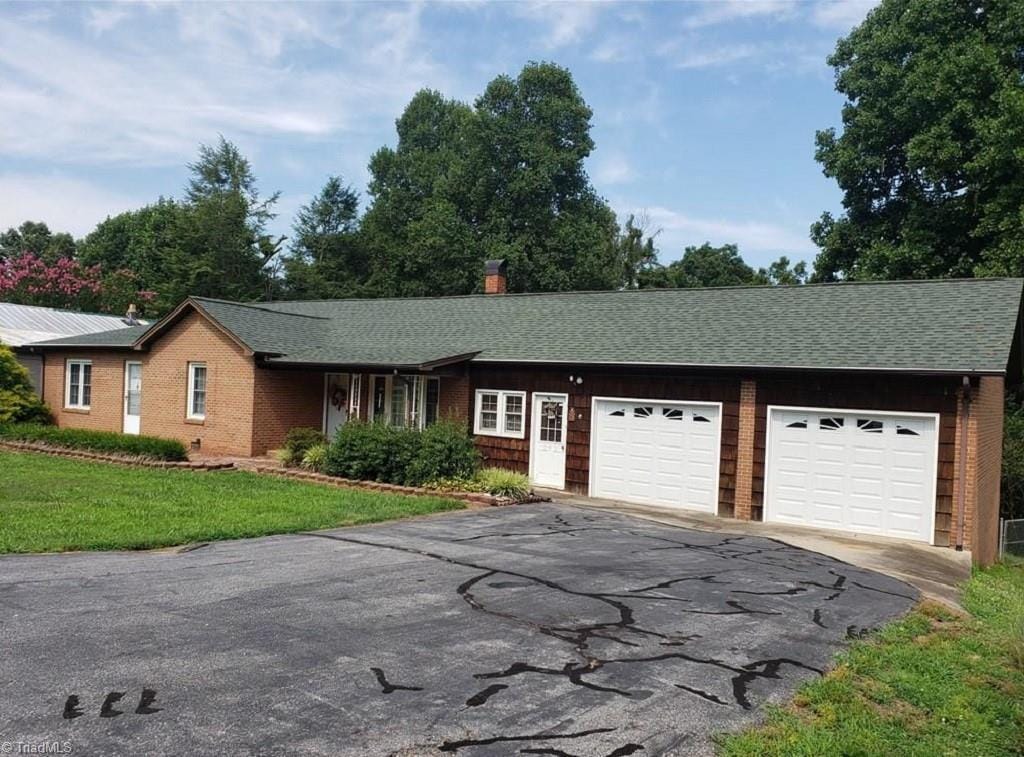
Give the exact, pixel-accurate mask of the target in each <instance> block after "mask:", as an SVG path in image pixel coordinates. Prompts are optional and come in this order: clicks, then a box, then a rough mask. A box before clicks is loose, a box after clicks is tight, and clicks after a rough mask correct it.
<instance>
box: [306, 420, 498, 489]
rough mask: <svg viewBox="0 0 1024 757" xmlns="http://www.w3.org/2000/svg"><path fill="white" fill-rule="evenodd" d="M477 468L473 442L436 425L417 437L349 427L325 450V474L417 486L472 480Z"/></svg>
mask: <svg viewBox="0 0 1024 757" xmlns="http://www.w3.org/2000/svg"><path fill="white" fill-rule="evenodd" d="M478 465H479V456H478V454H477V451H476V447H475V446H474V445H473V440H472V438H471V437H470V436H469V434H468V433H467V431H466V430H465V429H463V428H462V427H461V426H458V425H456V424H452V423H437V424H435V425H433V426H430V427H428V428H427V429H426V430H424V431H419V430H417V429H409V428H394V427H392V426H388V425H385V424H383V423H363V422H361V421H349V422H348V423H346V424H345V425H344V426H342V427H341V429H340V430H339V431H338V434H337V436H335V438H334V442H333V443H332V444H331V446H330V448H329V449H328V450H327V457H326V460H325V461H324V472H325V473H329V474H330V475H332V476H342V477H344V478H353V479H361V480H364V481H385V482H387V483H391V484H405V485H408V486H419V485H421V484H423V483H424V482H426V481H430V480H434V479H440V478H468V477H471V476H472V475H473V474H474V473H475V472H476V469H477V466H478Z"/></svg>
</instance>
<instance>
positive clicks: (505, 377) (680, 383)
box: [471, 366, 739, 515]
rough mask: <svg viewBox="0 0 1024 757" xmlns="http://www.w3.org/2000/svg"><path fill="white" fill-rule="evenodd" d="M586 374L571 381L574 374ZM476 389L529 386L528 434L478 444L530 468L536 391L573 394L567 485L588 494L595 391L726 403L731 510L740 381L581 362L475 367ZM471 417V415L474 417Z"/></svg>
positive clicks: (507, 463)
mask: <svg viewBox="0 0 1024 757" xmlns="http://www.w3.org/2000/svg"><path fill="white" fill-rule="evenodd" d="M570 373H575V374H576V375H581V376H583V383H582V384H575V383H573V384H570V383H569V374H570ZM471 376H472V390H473V391H472V395H473V397H474V398H475V394H476V391H477V390H479V389H507V390H519V391H526V392H527V397H526V418H525V421H524V422H525V428H526V435H525V438H523V439H509V438H505V437H497V436H484V435H477V436H476V443H477V448H478V449H479V450H480V452H481V454H482V455H483V456H484V462H485V464H486V465H495V466H499V467H503V468H511V469H512V470H517V471H520V472H521V473H528V472H529V466H530V454H529V447H530V428H531V425H530V424H531V421H532V412H533V408H532V404H533V402H532V397H533V394H534V393H535V392H553V393H563V394H568V395H569V408H568V412H569V418H568V422H567V424H566V459H565V486H566V489H568V490H569V491H572V492H577V493H579V494H587V492H588V488H589V481H590V426H591V412H592V410H593V398H594V397H628V398H631V399H650V400H690V401H696V402H721V403H722V445H721V464H720V468H719V476H718V479H719V484H718V512H719V514H720V515H732V512H733V505H734V502H735V489H736V447H737V442H738V431H739V382H738V381H736V380H734V379H729V378H724V377H717V378H716V377H712V376H697V375H693V374H692V373H691V374H687V373H686V372H681V371H678V370H675V371H673V370H665V371H657V372H654V371H650V370H648V371H622V372H614V373H613V372H610V371H602V372H597V371H595V372H591V371H581V370H580V369H579V368H571V367H567V368H546V367H532V366H531V367H528V368H527V367H515V366H509V367H497V366H495V367H490V366H488V367H475V366H474V367H473V369H472V371H471ZM471 421H472V419H471Z"/></svg>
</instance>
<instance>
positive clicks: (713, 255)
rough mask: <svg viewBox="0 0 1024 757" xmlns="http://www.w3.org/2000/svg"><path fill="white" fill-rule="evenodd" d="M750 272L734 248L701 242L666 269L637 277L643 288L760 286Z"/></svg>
mask: <svg viewBox="0 0 1024 757" xmlns="http://www.w3.org/2000/svg"><path fill="white" fill-rule="evenodd" d="M761 283H767V282H766V281H763V280H759V279H758V278H757V274H756V273H755V272H754V269H753V268H751V267H750V266H749V265H747V264H746V263H745V262H744V261H743V258H742V257H740V251H739V248H738V247H737V246H736V245H734V244H724V245H722V246H720V247H715V246H713V245H712V244H710V243H709V242H705V243H704V244H702V245H700V246H699V247H695V246H691V247H687V248H686V249H685V250H683V256H682V257H681V258H680V259H679V260H676V261H674V262H672V263H669V264H668V265H667V266H658V267H654V268H651V269H649V270H647V271H645V272H643V273H642V274H641V275H640V285H641V286H642V287H644V288H675V287H680V288H684V287H724V286H740V285H743V284H761Z"/></svg>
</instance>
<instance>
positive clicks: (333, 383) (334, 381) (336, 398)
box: [324, 373, 351, 439]
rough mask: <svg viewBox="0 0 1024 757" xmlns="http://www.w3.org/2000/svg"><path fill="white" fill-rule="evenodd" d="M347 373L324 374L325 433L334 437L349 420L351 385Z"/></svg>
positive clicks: (328, 436) (329, 436)
mask: <svg viewBox="0 0 1024 757" xmlns="http://www.w3.org/2000/svg"><path fill="white" fill-rule="evenodd" d="M350 383H351V380H350V377H349V374H347V373H328V374H326V375H325V376H324V433H325V434H326V435H327V438H328V439H333V438H334V435H335V434H336V433H337V432H338V429H339V428H341V427H342V426H343V425H345V421H347V420H348V408H349V394H348V393H349V388H350V387H349V385H350Z"/></svg>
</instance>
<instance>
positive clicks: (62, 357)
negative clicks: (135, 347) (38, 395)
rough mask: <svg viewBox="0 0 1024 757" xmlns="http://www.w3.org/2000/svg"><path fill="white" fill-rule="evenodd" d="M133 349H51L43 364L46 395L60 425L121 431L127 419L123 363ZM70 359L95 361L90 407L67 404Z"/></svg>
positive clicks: (131, 357) (129, 356) (132, 356)
mask: <svg viewBox="0 0 1024 757" xmlns="http://www.w3.org/2000/svg"><path fill="white" fill-rule="evenodd" d="M128 359H132V360H134V359H137V353H131V352H111V351H108V352H96V353H92V352H49V353H47V354H46V356H45V358H44V360H45V362H44V364H43V399H44V400H46V404H48V405H49V406H50V410H52V411H53V416H54V419H55V420H56V421H57V425H58V426H67V427H70V428H88V429H92V430H94V431H121V430H122V426H123V423H124V415H123V413H124V363H125V360H128ZM68 360H91V361H92V399H91V400H90V407H89V409H88V410H74V409H68V408H65V407H64V382H65V378H64V370H65V366H66V361H68Z"/></svg>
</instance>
